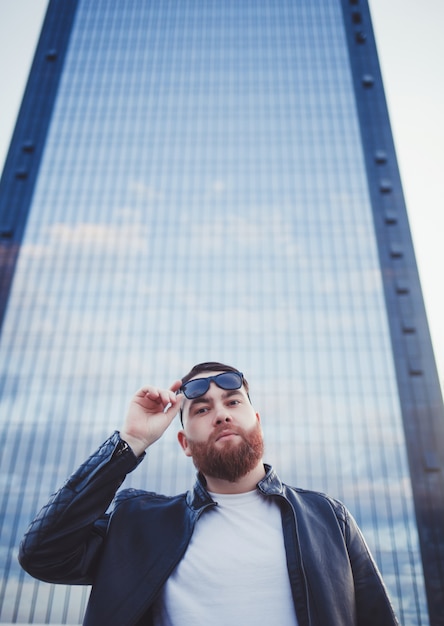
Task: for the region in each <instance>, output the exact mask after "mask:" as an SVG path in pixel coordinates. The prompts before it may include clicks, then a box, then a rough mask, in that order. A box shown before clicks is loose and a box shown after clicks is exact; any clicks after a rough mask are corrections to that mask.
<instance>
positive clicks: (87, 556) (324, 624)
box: [19, 433, 397, 626]
mask: <svg viewBox="0 0 444 626" xmlns="http://www.w3.org/2000/svg"><path fill="white" fill-rule="evenodd" d="M141 458H143V457H140V458H139V459H136V457H135V456H134V454H133V453H132V451H131V449H130V448H129V447H128V446H127V445H126V444H125V443H124V442H122V440H121V439H120V438H119V435H118V433H114V435H113V436H112V437H110V438H109V439H108V440H107V441H106V442H105V443H104V444H103V445H102V446H101V447H100V448H99V450H98V451H97V452H96V453H95V454H93V455H92V456H91V457H90V458H89V459H88V460H87V461H86V462H85V463H84V464H83V465H82V466H81V467H80V468H79V469H78V470H77V471H76V472H75V473H74V474H73V475H72V476H71V478H69V479H68V481H67V482H66V483H65V485H64V486H63V487H62V488H61V489H60V490H59V491H58V492H57V493H56V494H55V495H53V496H52V498H51V499H50V501H49V502H48V504H47V505H46V506H45V507H43V509H42V510H41V511H40V513H39V514H38V516H37V517H36V518H35V520H34V521H33V522H32V523H31V525H30V527H29V529H28V531H27V533H26V534H25V536H24V538H23V540H22V543H21V545H20V554H19V560H20V563H21V565H22V567H23V568H24V569H25V570H26V571H27V572H29V573H30V574H31V575H32V576H34V577H36V578H39V579H41V580H44V581H48V582H53V583H65V584H88V585H89V584H91V585H92V591H91V596H90V600H89V604H88V608H87V611H86V615H85V620H84V625H85V626H102V625H103V624H107V626H126V625H128V626H129V625H134V626H136V625H142V624H152V620H151V617H150V615H151V613H150V607H152V605H153V602H154V600H155V598H156V596H157V595H158V593H159V591H160V589H161V587H162V585H163V584H164V583H165V581H166V580H167V579H168V577H169V575H170V574H171V572H172V570H173V569H174V567H175V566H176V564H177V563H178V562H179V561H180V560H181V558H182V557H183V555H184V553H185V551H186V549H187V546H188V542H189V541H190V538H191V535H192V533H193V529H194V526H195V524H196V522H197V521H198V519H199V517H200V516H201V515H204V514H205V511H206V510H207V509H209V508H210V507H213V506H216V503H215V502H214V501H213V500H212V499H211V497H210V496H209V494H208V493H207V491H206V490H205V487H204V484H203V482H202V481H201V480H199V479H198V480H197V482H196V484H195V487H194V489H193V491H191V492H188V493H185V494H181V495H178V496H173V497H166V496H162V495H158V494H155V493H149V492H146V491H140V490H134V489H127V490H122V491H120V492H119V493H118V494H117V496H116V497H115V492H116V490H117V489H118V487H119V486H120V485H121V483H122V481H123V479H124V478H125V476H126V474H127V473H129V472H131V471H132V470H133V469H134V468H135V467H136V466H137V465H138V463H139V462H140V460H141ZM266 470H267V473H266V476H265V478H264V479H263V480H262V481H261V482H260V483H259V484H258V489H259V490H260V491H261V492H262V493H263V494H265V495H266V496H268V497H270V498H276V500H277V501H278V503H279V506H280V509H281V513H282V520H283V531H284V541H285V548H286V552H287V563H288V575H289V578H290V583H291V588H292V592H293V599H294V605H295V610H296V615H297V619H298V622H299V626H353V625H356V626H389V625H390V626H392V625H395V624H397V621H396V618H395V615H394V613H393V609H392V607H391V604H390V601H389V599H388V597H387V593H386V590H385V588H384V585H383V582H382V580H381V577H380V575H379V573H378V570H377V568H376V566H375V563H374V561H373V559H372V557H371V555H370V553H369V551H368V548H367V546H366V544H365V542H364V540H363V537H362V535H361V533H360V531H359V529H358V527H357V525H356V523H355V521H354V520H353V518H352V517H351V515H350V514H349V512H348V511H347V510H346V508H345V507H344V506H343V505H342V504H341V503H339V502H337V501H335V500H332V499H330V498H329V497H327V496H325V495H323V494H320V493H316V492H313V491H304V490H302V489H294V488H291V487H288V486H286V485H284V484H282V483H281V481H280V480H279V478H278V476H277V475H276V473H275V472H274V470H273V469H272V468H271V467H269V466H266ZM113 499H114V504H113V508H112V510H111V513H109V514H106V513H105V511H106V510H107V509H108V507H109V505H110V503H111V501H112V500H113Z"/></svg>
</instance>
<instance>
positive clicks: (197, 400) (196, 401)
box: [190, 396, 211, 408]
mask: <svg viewBox="0 0 444 626" xmlns="http://www.w3.org/2000/svg"><path fill="white" fill-rule="evenodd" d="M210 401H211V398H209V397H208V396H199V397H198V398H193V399H192V400H190V408H191V407H192V406H195V405H196V404H207V403H208V402H210Z"/></svg>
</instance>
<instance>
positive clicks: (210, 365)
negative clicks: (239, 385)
mask: <svg viewBox="0 0 444 626" xmlns="http://www.w3.org/2000/svg"><path fill="white" fill-rule="evenodd" d="M238 371H239V370H238V369H237V368H236V367H233V366H232V365H225V364H224V363H218V362H217V361H207V362H206V363H198V364H197V365H195V366H194V367H192V368H191V369H190V371H189V372H188V374H185V376H184V377H183V378H182V385H183V384H184V383H186V382H188V381H189V380H191V379H192V378H194V377H195V376H197V375H198V374H203V373H206V372H238ZM243 382H244V387H245V391H246V392H247V394H248V392H249V386H248V382H247V380H246V379H245V377H243Z"/></svg>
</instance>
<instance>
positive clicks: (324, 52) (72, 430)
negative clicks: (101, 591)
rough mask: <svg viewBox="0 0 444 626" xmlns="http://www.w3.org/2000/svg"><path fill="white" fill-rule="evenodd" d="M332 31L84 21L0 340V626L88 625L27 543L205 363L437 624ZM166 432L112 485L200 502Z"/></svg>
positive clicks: (202, 8) (73, 593)
mask: <svg viewBox="0 0 444 626" xmlns="http://www.w3.org/2000/svg"><path fill="white" fill-rule="evenodd" d="M344 29H345V26H344V19H343V13H342V8H341V4H340V2H339V1H333V0H328V1H327V0H299V1H297V2H295V1H294V0H281V1H276V0H261V1H260V2H259V1H258V0H242V2H239V0H224V1H223V2H217V1H216V0H150V1H149V2H146V1H144V0H127V1H126V2H119V1H118V0H95V1H94V2H89V1H88V0H80V2H79V5H78V9H77V13H76V18H75V23H74V27H73V30H72V33H71V38H70V42H69V47H68V52H67V56H66V59H65V66H64V70H63V75H62V79H61V83H60V87H59V91H58V94H57V98H56V102H55V107H54V111H53V115H52V119H51V123H50V127H49V131H48V136H47V140H46V144H45V149H44V153H43V156H42V161H41V166H40V171H39V176H38V181H37V184H36V187H35V191H34V195H33V198H32V203H31V207H30V213H29V218H28V222H27V226H26V231H25V235H24V238H23V242H22V245H21V249H20V254H19V257H18V262H17V266H16V270H15V276H14V281H13V285H12V289H11V293H10V297H9V301H8V307H7V311H6V315H5V320H4V324H3V329H2V336H1V344H0V383H1V391H2V400H1V407H0V409H1V414H2V416H1V422H0V428H1V437H2V442H3V445H2V449H1V452H0V455H1V457H0V458H1V473H0V476H1V480H2V482H3V489H2V502H1V523H2V527H1V544H0V549H1V555H2V558H1V563H0V565H1V567H2V587H1V592H0V593H1V595H0V622H2V623H7V622H13V623H15V622H17V623H42V622H45V623H54V624H57V623H68V624H77V623H79V622H80V621H81V618H82V613H83V610H84V607H85V603H86V600H87V596H88V590H87V589H84V588H68V587H63V586H57V587H56V586H52V585H48V584H45V583H40V582H37V581H34V580H33V579H32V578H30V577H29V576H27V575H26V574H25V573H24V572H23V571H21V569H20V567H19V565H18V563H17V558H16V557H17V544H18V541H19V539H20V538H21V536H22V534H23V532H24V530H25V528H26V526H27V524H28V523H29V521H30V520H31V518H32V517H33V516H34V514H35V512H36V511H37V509H38V508H39V507H40V506H41V505H42V504H44V503H45V501H46V500H47V498H48V495H49V494H50V493H51V492H52V491H54V490H55V489H56V488H57V487H58V486H59V485H60V484H61V483H62V482H63V481H64V479H65V478H66V477H67V476H68V475H69V474H70V473H71V471H73V470H74V469H75V467H76V466H77V465H78V464H79V463H80V462H81V461H82V460H83V459H84V458H85V457H86V456H87V455H88V454H89V453H90V452H92V451H93V450H94V449H95V448H96V447H97V446H98V445H99V444H100V443H101V441H102V440H103V439H104V438H105V437H106V436H107V435H108V434H110V433H111V432H112V431H113V430H115V429H118V428H119V427H120V426H121V423H122V419H123V416H124V413H125V410H126V405H127V403H128V400H129V398H130V397H131V395H132V393H133V392H134V391H135V390H136V389H138V388H139V387H140V386H141V385H142V384H144V383H146V382H151V383H154V384H159V385H162V386H164V385H169V384H170V383H171V382H172V381H173V380H175V379H177V378H178V377H180V376H181V375H183V374H184V373H185V372H187V371H188V370H189V369H190V367H191V366H192V365H193V364H195V363H197V362H200V361H206V360H219V361H224V362H228V363H231V364H233V365H235V366H237V367H238V368H239V369H241V370H242V371H243V372H244V373H245V375H246V377H247V379H248V380H249V382H250V386H251V395H252V400H253V403H254V404H255V406H256V408H257V410H258V411H259V412H260V413H261V415H262V421H263V426H264V431H265V438H266V461H268V462H270V463H272V464H273V465H274V466H275V468H276V469H277V471H278V473H279V474H280V476H281V477H282V479H283V480H284V481H285V482H287V483H289V484H293V485H295V486H301V487H307V488H313V489H317V490H321V491H326V492H328V493H329V494H330V495H332V496H334V497H337V498H339V499H342V500H343V501H344V502H345V503H346V504H347V506H348V508H349V509H350V510H351V511H352V513H353V514H354V516H355V517H356V518H357V520H358V523H359V524H360V526H361V528H362V530H363V532H364V534H365V536H366V539H367V541H368V543H369V545H370V547H371V549H372V551H373V553H374V555H375V558H376V560H377V562H378V565H379V567H380V568H381V571H382V573H383V576H384V579H385V582H386V584H387V586H388V588H389V592H390V595H391V597H392V599H393V602H394V605H395V609H396V611H397V614H398V616H399V618H400V620H401V622H402V623H403V624H404V626H408V625H412V626H413V625H426V624H428V623H429V620H428V613H427V606H426V600H425V592H424V580H423V572H422V566H421V556H420V550H419V544H418V534H417V528H416V522H415V516H414V508H413V498H412V491H411V484H410V477H409V469H408V464H407V459H406V445H405V440H404V433H403V426H402V417H401V410H400V404H399V397H398V389H397V383H396V376H395V370H394V363H393V357H392V349H391V344H390V334H389V328H388V322H387V313H386V307H385V302H384V292H383V285H382V277H381V271H380V266H379V260H378V251H377V245H376V239H375V233H374V225H373V218H372V209H371V202H370V198H369V192H368V184H367V176H366V169H365V158H364V154H363V148H362V144H361V135H360V128H359V121H358V115H357V110H356V102H355V95H354V88H353V84H352V77H351V70H350V64H349V57H348V54H349V53H348V48H347V44H346V36H345V32H344ZM177 428H178V426H175V425H174V424H173V426H172V428H170V430H169V431H168V432H167V433H166V435H165V436H164V437H163V438H162V439H161V440H160V441H159V442H157V444H156V445H155V446H154V447H153V448H152V449H150V451H149V453H148V456H147V458H146V459H145V461H144V462H143V464H142V466H141V467H139V468H138V470H137V471H136V472H135V473H134V474H132V475H131V476H130V477H128V479H127V481H126V482H125V486H128V485H129V484H131V485H133V486H138V487H143V488H148V489H150V490H159V491H162V492H164V493H175V492H178V491H181V490H184V489H186V488H188V487H189V486H190V485H191V484H192V482H193V478H194V468H193V466H192V464H191V463H190V461H189V459H186V458H185V456H184V455H183V454H182V453H181V451H180V450H179V447H178V445H177V444H176V443H175V431H176V430H177Z"/></svg>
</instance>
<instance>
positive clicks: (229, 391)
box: [222, 387, 243, 398]
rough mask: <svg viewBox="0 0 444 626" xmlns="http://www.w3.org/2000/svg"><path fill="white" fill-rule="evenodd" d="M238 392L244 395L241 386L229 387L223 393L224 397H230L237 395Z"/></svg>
mask: <svg viewBox="0 0 444 626" xmlns="http://www.w3.org/2000/svg"><path fill="white" fill-rule="evenodd" d="M238 394H239V395H240V396H243V393H242V388H241V387H240V388H239V389H227V390H226V391H225V393H224V394H223V395H222V398H230V397H231V396H236V395H238Z"/></svg>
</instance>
